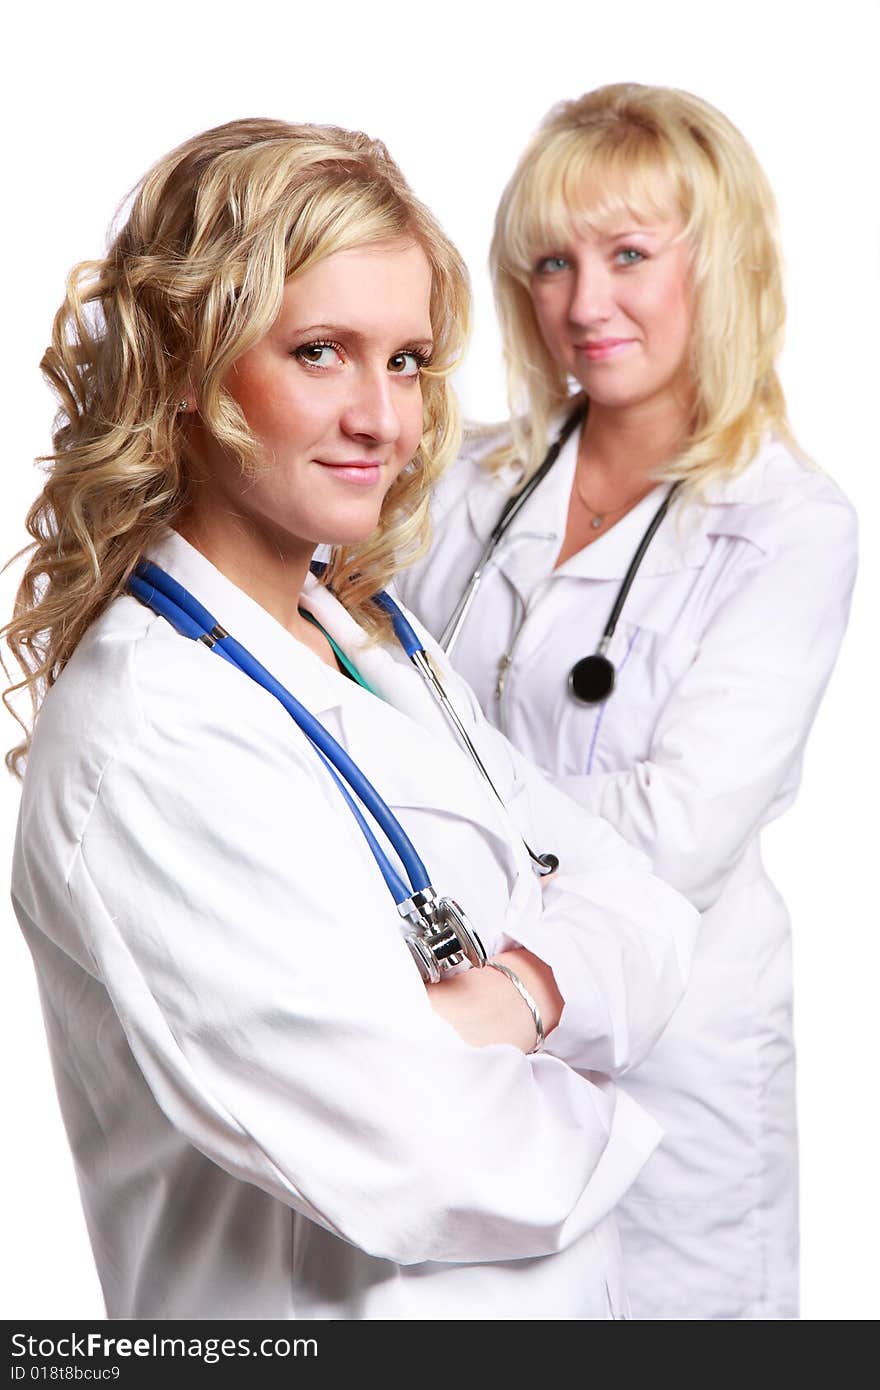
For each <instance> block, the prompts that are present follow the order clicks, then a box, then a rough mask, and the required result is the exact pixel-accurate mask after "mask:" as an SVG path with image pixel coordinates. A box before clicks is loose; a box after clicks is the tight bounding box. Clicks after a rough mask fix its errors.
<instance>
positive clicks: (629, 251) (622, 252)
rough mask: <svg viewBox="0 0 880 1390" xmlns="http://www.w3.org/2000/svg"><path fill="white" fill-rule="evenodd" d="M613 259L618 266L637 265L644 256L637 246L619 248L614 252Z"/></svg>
mask: <svg viewBox="0 0 880 1390" xmlns="http://www.w3.org/2000/svg"><path fill="white" fill-rule="evenodd" d="M614 259H615V261H616V263H617V264H618V265H638V263H639V261H644V260H645V259H646V256H645V253H644V251H640V250H639V249H638V247H637V246H621V247H619V248H618V250H617V251H615V253H614Z"/></svg>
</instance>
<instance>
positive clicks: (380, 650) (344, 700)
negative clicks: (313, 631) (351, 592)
mask: <svg viewBox="0 0 880 1390" xmlns="http://www.w3.org/2000/svg"><path fill="white" fill-rule="evenodd" d="M149 559H151V560H153V561H154V562H155V563H156V564H157V565H160V566H161V567H162V568H163V569H165V570H167V571H168V572H169V573H170V574H172V575H173V576H174V578H175V579H177V580H178V582H179V583H181V584H183V585H184V587H185V588H187V589H189V590H190V592H191V593H192V594H193V595H194V596H195V597H196V598H198V600H199V601H200V603H202V604H204V606H205V607H206V608H207V609H208V610H209V612H210V613H211V614H212V615H213V616H214V617H215V618H216V619H217V621H218V622H219V623H220V624H221V626H222V627H224V628H225V629H226V631H227V632H229V633H230V634H231V635H232V636H233V637H234V638H235V639H236V641H238V642H240V643H241V645H242V646H243V647H246V648H247V650H248V651H249V652H250V653H251V654H252V655H253V656H255V657H256V658H257V660H258V661H260V662H261V663H262V664H263V665H264V666H265V667H266V668H267V669H268V670H269V671H271V673H272V675H273V676H275V677H276V678H277V679H278V680H279V681H280V682H281V683H282V685H284V686H286V687H287V688H288V689H289V690H290V691H291V693H293V694H294V695H296V698H297V699H298V700H300V701H301V702H302V703H303V704H304V705H305V706H306V708H307V709H309V710H310V711H311V712H312V714H315V715H319V714H321V713H322V712H324V711H328V710H331V709H340V710H341V709H343V708H346V709H348V710H350V711H353V710H355V709H360V708H363V702H364V701H372V700H373V699H374V697H373V696H372V695H370V694H369V693H368V692H367V691H365V690H363V689H362V688H361V687H360V686H358V685H357V684H355V682H354V681H352V680H350V679H349V677H348V676H344V675H343V674H342V673H341V672H339V671H334V670H333V669H332V668H331V667H330V666H327V665H326V664H325V663H324V662H323V661H321V660H320V658H319V657H317V656H316V655H315V653H314V652H312V651H310V650H309V648H308V647H306V646H304V645H303V643H302V642H298V641H297V640H296V638H295V637H293V636H292V635H291V634H290V633H289V632H288V631H287V629H286V628H285V627H283V626H282V625H281V623H279V622H278V621H277V620H276V619H275V618H273V617H272V615H271V614H270V613H267V612H266V610H265V608H262V607H261V606H260V604H258V603H257V602H256V601H255V600H254V599H252V598H250V597H249V596H248V595H247V594H246V593H244V592H243V591H242V590H241V589H239V588H238V587H237V586H236V585H235V584H233V582H232V580H230V579H227V578H226V576H225V575H224V574H222V573H221V572H220V570H218V569H217V568H216V566H214V565H212V564H211V562H210V560H208V559H206V557H205V556H204V555H202V553H201V552H200V551H199V550H196V549H195V547H194V546H192V545H190V544H189V542H188V541H186V540H184V538H183V537H182V536H181V535H179V534H178V533H177V532H176V531H171V530H169V531H167V532H166V533H165V535H164V536H163V537H162V538H161V539H160V540H159V541H158V542H157V543H156V544H155V545H154V546H152V547H151V549H150V551H149ZM300 603H301V605H302V607H303V608H306V609H308V611H309V612H310V613H311V614H312V615H313V616H314V617H315V618H317V620H318V622H319V623H320V624H321V625H322V627H324V628H325V629H326V631H327V632H328V633H329V634H330V636H331V637H332V638H333V640H334V642H336V643H338V645H339V647H340V648H341V649H342V651H343V652H345V655H346V656H347V657H348V658H349V660H350V661H352V662H353V663H354V665H355V666H357V668H358V669H359V670H360V671H361V673H362V674H363V676H364V678H365V680H367V681H368V682H369V684H370V685H371V686H372V687H373V689H374V690H375V691H376V692H377V693H378V694H379V695H380V696H381V697H382V699H383V700H385V702H386V703H387V704H389V705H392V706H393V707H394V708H395V709H397V710H399V711H400V712H401V713H402V714H405V715H408V716H409V717H410V718H411V719H413V720H415V721H416V722H417V723H419V724H421V725H422V726H423V727H425V728H427V729H430V730H432V731H435V732H436V731H439V730H442V731H443V732H444V734H445V733H446V721H445V718H444V716H443V714H442V712H441V711H440V709H439V708H438V706H437V705H436V703H435V701H434V699H433V698H432V696H431V694H430V692H429V691H428V690H427V689H426V687H425V685H424V683H423V681H422V679H421V677H420V676H419V674H418V672H417V671H416V670H415V668H414V667H413V665H412V663H411V662H410V660H409V658H408V657H407V656H406V654H405V652H404V651H403V649H402V648H401V647H400V645H399V643H398V642H397V641H396V639H392V640H391V642H390V643H389V644H388V645H384V644H382V643H376V642H371V640H370V639H369V638H368V636H367V634H366V633H365V632H364V631H363V629H362V628H361V627H359V625H358V624H357V623H356V622H355V620H354V619H353V618H352V616H351V614H350V613H349V612H348V611H347V609H345V608H344V607H343V605H342V604H341V603H340V602H339V600H338V599H337V598H336V597H335V595H334V594H332V593H331V592H330V590H329V589H327V588H325V587H324V586H323V585H322V584H321V583H320V582H319V581H318V580H317V579H316V578H315V576H314V575H312V574H309V575H308V576H307V577H306V581H305V585H304V587H303V591H302V594H301V596H300Z"/></svg>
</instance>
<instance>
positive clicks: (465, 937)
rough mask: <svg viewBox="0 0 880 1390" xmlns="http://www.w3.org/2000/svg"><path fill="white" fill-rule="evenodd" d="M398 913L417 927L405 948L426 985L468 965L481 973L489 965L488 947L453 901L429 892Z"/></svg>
mask: <svg viewBox="0 0 880 1390" xmlns="http://www.w3.org/2000/svg"><path fill="white" fill-rule="evenodd" d="M397 910H398V912H399V913H400V915H401V917H404V918H406V920H407V921H409V922H410V923H411V924H412V925H413V926H414V927H415V931H411V932H408V933H407V935H406V944H407V946H408V947H409V949H410V952H411V954H412V957H413V960H414V961H415V963H416V965H417V966H418V968H419V972H420V974H421V976H422V979H423V980H424V981H425V984H430V985H436V984H437V982H438V980H440V979H442V977H443V975H444V973H445V972H446V971H447V970H451V969H452V968H453V966H455V965H463V964H464V962H465V961H467V962H468V963H469V964H470V965H472V966H476V967H477V968H478V969H479V968H480V967H481V966H484V965H485V964H486V950H485V947H484V946H483V943H482V941H481V940H480V938H479V937H478V936H477V933H476V932H475V931H474V929H473V927H472V926H471V924H470V922H469V921H468V918H467V916H466V914H465V913H464V912H463V911H462V909H461V908H460V907H459V905H458V903H457V902H456V901H455V900H454V898H446V897H443V898H439V897H438V896H437V894H436V893H435V892H434V890H433V889H432V888H428V889H425V890H423V891H422V892H418V893H413V894H411V896H410V897H409V898H407V899H406V901H405V902H402V903H399V904H398V908H397Z"/></svg>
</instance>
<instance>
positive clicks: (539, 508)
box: [467, 417, 781, 597]
mask: <svg viewBox="0 0 880 1390" xmlns="http://www.w3.org/2000/svg"><path fill="white" fill-rule="evenodd" d="M561 423H562V417H560V419H559V420H558V421H555V422H554V425H553V430H554V431H555V430H557V429H558V428H559V427H560V426H561ZM551 437H553V434H552V431H551ZM578 439H579V433H576V434H574V435H573V436H572V437H571V438H570V439H569V440H568V441H567V443H566V444H565V446H564V448H563V449H562V451H561V452H560V455H559V458H558V459H557V461H556V463H555V464H554V465H553V468H552V469H551V470H550V473H549V474H548V475H547V477H546V478H545V479H544V481H543V482H542V483H540V484H539V486H538V488H537V489H536V491H535V492H534V493H533V494H532V496H531V497H530V498H529V500H528V502H527V503H526V504H525V506H524V507H523V509H522V511H521V512H520V514H519V516H518V517H517V518H516V520H515V521H514V523H513V525H512V526H511V527H510V529H509V530H508V531H507V532H506V534H505V536H504V538H503V540H502V541H501V543H500V544H499V546H498V548H497V550H496V552H495V556H494V560H493V563H494V564H495V565H497V566H498V568H499V569H501V570H502V571H503V572H504V574H505V575H506V576H507V577H508V578H509V579H510V580H511V582H512V583H513V584H514V585H515V587H516V588H517V589H518V590H519V591H520V592H521V593H522V594H523V596H524V597H527V595H528V592H529V591H530V590H531V589H532V587H533V584H534V582H535V581H536V580H537V578H539V577H541V578H544V577H547V576H548V575H551V577H556V576H559V577H565V578H580V579H617V580H622V579H623V577H624V575H625V574H626V571H627V569H628V568H629V565H630V561H631V560H632V557H633V555H634V554H635V551H636V549H637V548H638V544H639V541H640V540H641V538H642V536H643V535H644V533H645V531H646V530H647V528H648V526H649V524H650V521H651V518H652V517H653V516H654V513H655V512H656V510H657V508H658V507H659V506H660V503H661V502H662V500H663V497H664V495H665V492H666V489H667V487H668V484H666V483H661V484H659V485H658V486H657V487H656V488H654V489H653V490H652V491H651V492H650V493H648V495H647V496H646V497H644V498H643V499H642V501H641V502H640V503H639V504H638V505H637V506H636V507H634V508H633V509H632V511H631V512H628V513H627V515H626V516H625V517H623V518H622V520H620V521H619V522H617V524H616V525H615V526H612V527H611V528H610V529H609V530H608V531H606V532H605V533H604V534H603V535H601V536H599V538H598V539H597V540H595V541H593V543H592V544H591V545H588V546H586V547H585V548H584V549H583V550H581V551H579V552H578V553H577V554H576V555H572V556H571V557H570V559H568V560H567V561H566V562H565V564H564V565H561V566H560V567H559V569H558V570H554V569H553V566H554V563H555V560H556V556H557V555H558V553H559V549H560V546H561V545H562V541H563V538H564V536H565V528H566V523H567V519H568V506H569V500H570V497H571V489H572V485H573V482H574V472H575V465H576V463H577V447H578ZM779 447H781V446H778V445H776V442H775V441H773V440H767V441H765V444H764V446H763V447H762V449H761V450H760V451H759V453H758V455H757V456H756V458H755V459H754V460H753V462H752V463H751V464H750V465H749V466H748V467H747V468H745V469H744V470H743V471H742V472H741V473H739V474H737V475H735V476H734V477H732V478H720V479H715V480H714V481H713V482H712V483H711V484H709V485H708V486H707V487H706V489H705V491H704V495H703V498H702V499H700V500H691V501H682V500H681V499H677V500H676V501H675V502H673V504H672V506H671V508H670V510H669V513H668V514H667V516H666V517H665V518H664V520H663V523H662V525H661V526H660V529H659V530H658V532H657V534H656V535H655V536H654V539H653V540H652V542H651V545H650V548H649V550H648V553H647V555H646V556H645V558H644V560H643V561H642V564H641V567H640V570H639V573H640V575H641V576H642V577H644V578H648V577H650V576H656V575H663V574H671V573H674V572H676V571H678V570H683V569H692V568H698V567H699V566H701V565H703V564H704V563H705V560H706V558H707V555H708V553H709V550H710V548H711V538H712V537H713V536H717V535H737V536H746V537H748V535H749V531H750V530H751V528H750V526H749V515H748V511H749V509H750V508H751V507H753V506H755V505H758V504H760V503H762V502H764V501H767V500H769V498H770V496H771V495H773V487H772V486H770V487H769V490H768V462H769V461H771V460H772V458H773V456H774V453H775V452H776V450H777V449H778V448H779ZM518 481H519V474H518V470H517V469H516V467H515V466H511V467H509V468H506V469H504V470H502V471H501V472H500V473H496V474H488V473H487V474H486V475H485V477H484V478H478V480H477V482H476V483H475V484H474V483H473V481H472V480H471V486H469V488H468V492H467V508H468V514H469V516H470V520H471V525H472V526H473V528H474V531H475V532H476V534H477V535H478V536H479V538H480V540H481V541H482V542H483V544H485V543H486V541H488V539H489V535H490V533H491V531H492V528H493V526H494V525H495V524H496V522H497V520H498V517H499V515H500V512H501V509H502V507H503V505H504V502H505V501H506V499H507V498H508V497H509V496H510V494H511V493H512V491H513V490H514V488H515V487H516V485H517V482H518Z"/></svg>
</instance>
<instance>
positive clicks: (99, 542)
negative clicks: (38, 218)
mask: <svg viewBox="0 0 880 1390" xmlns="http://www.w3.org/2000/svg"><path fill="white" fill-rule="evenodd" d="M392 238H394V239H399V238H409V239H411V240H413V241H415V242H416V243H417V244H419V245H420V246H421V247H422V249H423V250H424V252H425V254H426V256H427V258H428V260H429V262H430V265H431V271H432V291H431V305H430V313H431V322H432V329H433V334H434V344H435V346H434V351H433V354H432V360H431V365H430V367H429V368H428V369H426V370H425V371H424V372H423V402H424V429H423V435H422V439H421V444H420V447H419V450H418V453H417V454H416V457H415V459H414V460H413V461H412V463H411V464H410V465H409V466H408V467H407V468H405V469H404V470H403V471H402V473H401V474H400V475H399V476H398V478H397V480H396V481H395V483H394V485H393V486H392V487H391V488H390V490H389V492H388V495H387V497H386V499H385V502H384V504H383V509H382V515H381V519H380V524H379V527H378V529H377V531H376V532H375V533H374V534H373V535H372V536H371V537H370V538H369V539H368V540H367V541H366V542H364V543H363V544H361V545H358V546H354V547H351V548H338V549H336V550H334V552H333V553H332V557H331V562H330V564H329V566H328V568H327V571H326V572H325V576H324V582H325V583H327V584H328V585H331V586H332V587H333V589H334V590H335V591H336V592H337V593H338V595H339V598H340V599H341V601H342V602H343V603H344V604H345V606H346V607H347V608H348V610H349V611H350V612H351V613H352V614H353V615H354V616H355V617H356V618H357V619H358V621H359V622H361V624H362V625H363V626H365V627H366V628H367V629H368V630H370V631H372V632H373V633H376V634H379V633H381V632H382V631H383V621H387V620H383V619H382V618H381V617H380V616H378V615H377V611H376V609H375V607H374V606H373V605H372V604H370V602H369V599H370V596H371V595H372V594H373V593H375V592H376V591H377V590H378V589H380V588H381V587H382V586H383V585H384V584H385V582H386V581H387V580H388V578H389V577H390V576H391V575H392V574H393V572H394V571H395V569H396V568H399V565H400V562H401V559H402V558H405V559H408V558H410V557H414V556H415V555H417V554H419V553H421V551H422V550H423V549H424V547H425V546H426V544H427V540H428V502H429V494H430V491H431V488H432V486H433V484H434V482H435V481H436V479H437V477H439V475H440V473H441V472H442V471H443V469H444V468H445V466H446V464H447V463H448V462H449V461H450V460H451V459H452V458H453V457H454V454H455V450H456V446H457V442H458V412H457V409H456V405H455V400H454V397H453V395H452V392H451V389H450V386H449V383H448V375H449V372H450V371H451V370H452V368H453V367H454V366H455V365H456V362H457V359H458V357H459V355H460V352H461V350H462V346H463V343H464V339H465V336H466V332H467V324H468V315H469V304H470V296H469V289H468V282H467V272H466V270H465V268H464V265H463V263H462V261H461V259H460V257H459V255H458V253H457V252H456V250H455V248H454V247H453V246H452V244H451V242H450V241H449V240H448V239H447V238H446V237H445V236H444V234H443V233H442V231H441V230H440V228H439V226H438V225H437V223H436V222H435V220H434V218H433V217H432V216H431V214H430V213H429V212H428V211H427V209H426V208H425V207H424V206H423V205H422V204H421V203H419V202H418V200H417V199H416V198H415V197H414V195H413V194H412V192H411V191H410V189H409V187H408V185H407V184H406V182H405V180H404V178H403V175H402V174H401V173H400V170H399V169H398V168H397V166H396V165H395V164H394V162H393V161H392V160H391V158H390V156H389V155H388V152H387V151H386V149H385V147H384V146H383V145H381V144H380V143H379V142H377V141H374V140H370V139H369V138H368V137H367V136H366V135H363V134H360V133H359V132H352V131H347V130H341V129H338V128H336V127H332V126H308V125H288V124H287V123H285V122H283V121H274V120H257V119H254V120H241V121H231V122H229V123H228V124H226V125H222V126H218V127H217V128H216V129H214V130H209V131H207V132H205V133H204V134H202V135H198V136H195V137H194V138H193V139H191V140H188V141H186V142H185V143H184V144H183V145H181V146H180V147H179V148H178V149H176V150H174V151H173V152H172V153H171V154H169V155H168V156H166V157H165V158H164V159H161V160H160V161H159V162H158V163H157V164H156V165H155V167H154V168H153V169H152V170H151V171H150V172H149V173H148V174H147V175H146V177H145V178H144V179H143V180H142V182H141V183H140V184H139V186H138V188H137V190H136V191H135V195H134V201H133V203H132V206H131V211H130V213H129V215H128V218H127V220H126V221H125V224H124V226H123V227H122V228H121V230H120V231H119V232H118V234H117V235H116V237H115V239H114V240H113V242H112V244H111V246H110V248H109V250H108V252H107V255H106V256H105V257H104V258H103V259H102V260H94V261H85V262H83V263H82V264H81V265H78V266H76V267H75V269H74V270H73V271H72V273H71V275H70V277H69V280H68V284H67V293H66V296H65V299H64V302H63V304H62V306H61V308H60V309H59V311H58V313H57V315H56V317H55V323H54V328H53V333H52V343H51V346H50V347H49V348H48V350H47V352H46V354H45V356H44V358H43V361H42V363H41V366H42V369H43V372H44V375H45V376H46V378H47V380H48V381H49V383H50V384H51V385H52V387H53V388H54V390H55V391H56V393H57V395H58V397H59V400H60V410H59V414H58V418H57V420H56V427H55V432H54V435H53V453H52V454H51V455H49V456H48V458H47V459H46V460H43V462H47V463H49V465H50V468H49V472H48V477H47V479H46V482H45V486H44V487H43V490H42V492H41V494H40V496H39V497H38V498H37V500H36V501H35V502H34V504H33V506H32V507H31V509H30V512H29V514H28V518H27V529H28V532H29V533H30V535H31V536H32V538H33V543H32V545H31V546H30V547H29V550H30V558H29V561H28V564H27V568H26V570H25V574H24V578H23V580H22V582H21V586H20V588H19V590H18V595H17V599H16V604H15V611H14V616H13V619H12V621H11V622H10V623H9V624H8V625H7V627H6V628H5V629H4V635H5V637H6V640H7V642H8V643H9V646H10V648H11V650H12V652H13V653H14V655H15V657H16V659H17V661H18V663H19V665H20V666H21V668H22V670H23V672H24V678H23V679H22V680H20V681H18V682H17V683H16V684H14V685H12V686H11V687H10V689H9V690H7V692H6V693H5V695H4V700H6V701H7V704H8V707H9V708H10V709H12V711H13V713H15V714H16V718H18V719H19V723H21V724H22V727H23V728H24V730H25V739H24V741H23V742H22V743H21V744H20V745H19V746H18V747H17V748H14V749H13V750H11V752H10V753H9V754H7V759H6V761H7V765H8V766H9V767H10V769H12V770H13V771H15V772H19V773H20V771H21V769H22V768H23V765H24V761H25V759H26V755H27V750H28V746H29V742H30V736H29V731H28V725H27V723H25V721H24V720H22V719H21V718H20V716H19V715H18V714H17V713H16V711H15V710H14V708H13V705H12V704H11V703H9V696H10V695H11V694H12V693H13V692H15V691H18V690H27V691H28V693H29V694H30V697H31V704H32V712H33V715H34V717H35V716H36V712H37V710H38V708H39V704H40V701H41V699H42V697H43V695H44V693H45V691H46V689H47V688H48V687H49V686H51V685H52V684H53V682H54V681H55V680H57V678H58V676H59V675H60V673H61V671H62V670H63V669H64V666H65V664H66V663H67V661H68V660H69V658H70V656H71V654H72V652H73V650H74V648H75V647H76V645H77V643H78V642H79V640H80V638H81V637H82V635H83V633H84V632H85V631H86V629H87V628H88V627H89V625H90V624H91V623H92V622H93V621H94V620H95V619H96V618H97V617H98V616H99V614H100V613H101V612H102V611H103V610H104V609H105V608H106V606H107V605H108V604H109V603H110V602H111V600H112V599H113V598H115V597H116V596H117V595H118V594H120V593H121V592H122V591H123V589H124V587H125V584H126V582H127V579H128V576H129V574H130V573H131V570H132V569H133V567H134V565H135V564H136V563H137V561H138V558H139V557H140V555H141V553H142V552H143V551H144V550H145V549H146V548H147V547H148V546H149V545H150V543H151V541H152V540H153V539H154V537H156V536H157V534H158V533H160V532H161V531H162V530H163V529H164V528H165V527H167V526H169V525H173V524H174V522H175V520H176V519H177V518H179V517H180V515H181V513H182V512H183V511H184V510H185V509H186V507H187V504H188V501H189V496H190V479H191V475H192V467H191V465H192V463H193V462H194V460H193V459H192V457H191V455H190V454H189V452H188V445H187V438H186V431H185V428H184V425H183V419H184V417H182V416H181V415H180V414H179V413H178V403H179V402H180V401H181V400H182V399H185V398H186V397H187V396H188V395H194V396H195V397H196V399H197V401H198V408H199V414H200V417H201V420H202V423H203V425H204V426H205V428H206V429H207V430H208V431H210V432H211V434H212V435H213V436H214V438H215V439H216V440H218V441H219V442H220V443H221V444H222V445H223V446H224V447H225V448H226V449H227V450H229V451H231V453H232V454H233V456H235V457H237V459H238V460H239V462H240V465H241V467H242V469H244V470H245V471H246V472H251V473H253V472H254V471H255V470H256V469H257V468H258V445H257V442H256V440H255V439H254V438H253V436H252V435H251V433H250V431H249V430H248V427H247V424H246V422H245V418H244V416H243V414H242V412H241V410H240V409H239V407H238V406H237V405H236V403H235V402H234V401H233V399H232V397H231V396H230V395H229V394H228V392H226V391H225V390H224V386H223V382H224V379H225V377H226V375H227V373H228V371H229V369H230V367H231V366H232V364H233V363H234V362H235V361H236V359H237V358H238V357H240V356H241V354H242V353H244V352H246V351H247V349H248V348H249V347H251V346H252V345H253V344H254V343H256V342H257V341H258V340H259V339H260V338H261V337H262V336H263V335H264V334H265V333H266V332H267V331H268V329H269V328H270V327H271V325H272V323H273V322H274V320H275V318H276V317H277V315H278V312H279V310H280V307H281V300H282V294H283V290H284V284H285V281H286V280H287V279H288V277H289V276H291V275H294V274H296V273H297V272H298V271H302V270H305V269H306V268H307V267H308V266H310V265H312V264H314V263H315V262H316V261H319V260H321V259H323V258H324V257H326V256H329V255H331V254H333V253H334V252H336V251H340V250H343V249H347V248H351V247H356V246H363V245H367V244H372V243H378V242H383V241H387V240H389V239H392Z"/></svg>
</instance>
